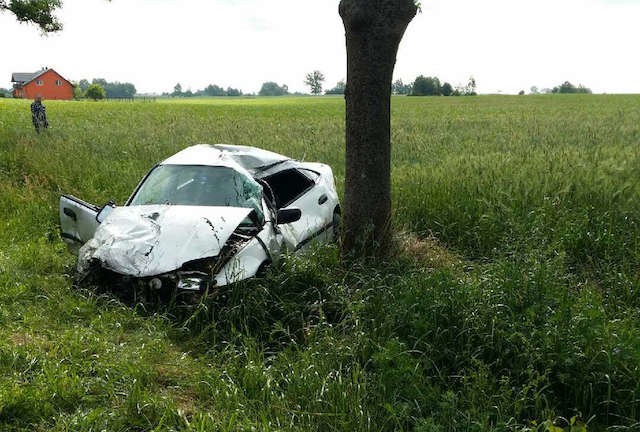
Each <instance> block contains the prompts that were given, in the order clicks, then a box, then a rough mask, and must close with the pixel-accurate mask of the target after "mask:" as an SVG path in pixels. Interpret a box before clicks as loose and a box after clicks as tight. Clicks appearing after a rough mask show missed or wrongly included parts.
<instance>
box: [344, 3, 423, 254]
mask: <svg viewBox="0 0 640 432" xmlns="http://www.w3.org/2000/svg"><path fill="white" fill-rule="evenodd" d="M339 11H340V16H341V17H342V21H343V24H344V28H345V36H346V45H347V86H346V91H345V100H346V172H345V208H344V215H343V221H344V222H343V231H342V248H343V256H349V255H351V254H354V253H355V254H356V255H359V256H360V255H366V256H385V255H386V254H387V253H388V252H389V249H390V247H389V246H390V244H391V125H390V122H391V81H392V78H393V69H394V67H395V63H396V55H397V52H398V46H399V44H400V41H401V40H402V36H403V35H404V32H405V30H406V28H407V26H408V25H409V22H411V20H412V19H413V17H414V16H415V15H416V13H417V6H416V4H415V1H414V0H341V1H340V6H339Z"/></svg>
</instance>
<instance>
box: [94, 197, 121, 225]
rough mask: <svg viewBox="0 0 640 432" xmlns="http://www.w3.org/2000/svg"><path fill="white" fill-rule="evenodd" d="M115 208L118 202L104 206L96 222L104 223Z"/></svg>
mask: <svg viewBox="0 0 640 432" xmlns="http://www.w3.org/2000/svg"><path fill="white" fill-rule="evenodd" d="M115 207H116V202H115V201H113V200H111V201H109V202H108V203H106V204H105V205H103V206H102V208H101V209H100V211H99V212H98V214H96V220H97V221H98V223H102V221H103V220H105V219H106V218H107V216H109V215H110V214H111V212H112V211H113V209H114V208H115Z"/></svg>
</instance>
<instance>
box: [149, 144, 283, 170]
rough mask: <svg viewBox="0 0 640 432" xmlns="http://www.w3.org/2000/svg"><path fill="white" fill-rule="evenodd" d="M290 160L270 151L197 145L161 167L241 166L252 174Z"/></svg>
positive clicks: (224, 145)
mask: <svg viewBox="0 0 640 432" xmlns="http://www.w3.org/2000/svg"><path fill="white" fill-rule="evenodd" d="M288 160H290V158H288V157H286V156H283V155H281V154H278V153H274V152H272V151H269V150H263V149H259V148H256V147H249V146H239V145H231V144H196V145H193V146H191V147H187V148H185V149H184V150H181V151H179V152H178V153H176V154H174V155H173V156H171V157H169V158H167V159H165V160H164V161H162V162H161V163H160V165H210V166H231V167H235V166H236V165H237V166H240V167H241V168H244V169H245V170H247V171H249V172H250V173H252V174H255V173H256V172H260V171H263V170H265V169H268V168H270V167H271V166H275V165H277V164H280V163H283V162H286V161H288Z"/></svg>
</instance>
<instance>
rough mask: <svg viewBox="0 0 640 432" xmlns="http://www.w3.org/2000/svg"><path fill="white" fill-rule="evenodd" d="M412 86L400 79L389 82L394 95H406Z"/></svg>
mask: <svg viewBox="0 0 640 432" xmlns="http://www.w3.org/2000/svg"><path fill="white" fill-rule="evenodd" d="M412 88H413V86H412V85H411V84H405V83H403V82H402V80H401V79H397V80H395V81H394V82H393V84H391V92H392V93H393V94H396V95H408V94H410V93H411V89H412Z"/></svg>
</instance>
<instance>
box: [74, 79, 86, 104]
mask: <svg viewBox="0 0 640 432" xmlns="http://www.w3.org/2000/svg"><path fill="white" fill-rule="evenodd" d="M71 84H72V85H73V98H74V99H75V100H78V99H82V98H83V97H84V91H82V88H80V84H78V83H77V82H74V83H71Z"/></svg>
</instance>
